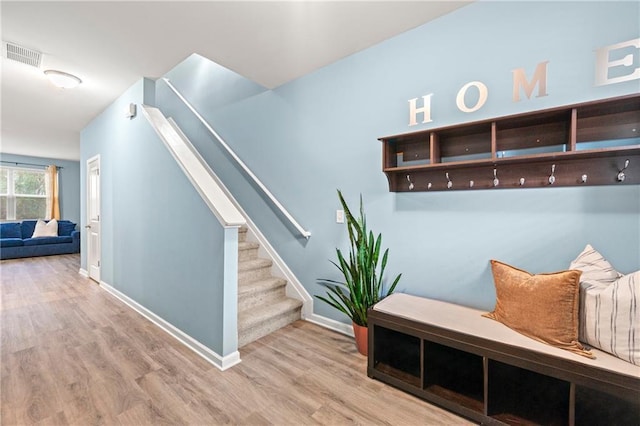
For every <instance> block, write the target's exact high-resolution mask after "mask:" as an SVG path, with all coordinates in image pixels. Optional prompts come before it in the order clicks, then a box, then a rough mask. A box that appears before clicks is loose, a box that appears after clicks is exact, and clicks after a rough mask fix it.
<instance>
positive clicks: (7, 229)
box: [0, 222, 22, 238]
mask: <svg viewBox="0 0 640 426" xmlns="http://www.w3.org/2000/svg"><path fill="white" fill-rule="evenodd" d="M0 238H22V227H21V226H20V223H19V222H18V223H0Z"/></svg>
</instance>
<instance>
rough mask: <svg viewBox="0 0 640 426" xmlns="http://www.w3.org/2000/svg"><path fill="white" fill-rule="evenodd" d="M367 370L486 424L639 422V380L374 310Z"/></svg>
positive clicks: (415, 393)
mask: <svg viewBox="0 0 640 426" xmlns="http://www.w3.org/2000/svg"><path fill="white" fill-rule="evenodd" d="M369 348H370V349H369V355H368V357H369V358H368V366H367V374H368V376H369V377H371V378H375V379H377V380H380V381H383V382H385V383H388V384H390V385H392V386H395V387H397V388H399V389H402V390H404V391H405V392H408V393H411V394H413V395H415V396H417V397H419V398H422V399H424V400H426V401H429V402H432V403H434V404H437V405H439V406H441V407H444V408H446V409H448V410H450V411H453V412H455V413H457V414H459V415H461V416H464V417H467V418H469V419H471V420H474V421H477V422H478V423H482V424H495V425H570V426H574V425H585V426H593V425H603V426H605V425H607V426H608V425H616V426H622V425H634V426H637V425H638V424H639V422H640V383H639V382H638V379H637V378H635V379H633V378H632V379H628V378H625V379H620V376H617V375H615V374H609V373H606V372H603V371H597V370H594V371H591V370H588V369H584V368H582V367H581V366H580V365H579V364H575V363H573V362H571V361H567V360H562V359H557V358H554V357H553V356H548V355H544V354H538V353H532V352H529V351H527V350H526V349H519V348H517V347H513V346H510V345H508V344H504V343H499V342H495V341H486V340H484V339H482V338H478V337H476V336H471V335H467V334H461V333H458V332H455V331H452V330H448V329H443V328H439V327H436V326H432V325H429V324H424V323H416V322H415V321H412V320H409V319H405V318H401V317H396V316H394V315H392V314H388V313H382V312H379V311H375V310H369Z"/></svg>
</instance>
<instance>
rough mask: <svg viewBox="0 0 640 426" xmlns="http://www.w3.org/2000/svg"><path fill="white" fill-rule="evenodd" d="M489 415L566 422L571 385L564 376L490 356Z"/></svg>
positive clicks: (524, 420)
mask: <svg viewBox="0 0 640 426" xmlns="http://www.w3.org/2000/svg"><path fill="white" fill-rule="evenodd" d="M488 370H489V371H488V377H489V379H488V383H489V395H488V398H487V403H488V405H487V407H488V413H487V414H488V415H489V416H490V417H493V418H495V419H497V420H500V421H501V422H504V423H507V424H513V425H520V424H530V423H535V424H543V425H566V424H567V423H568V421H569V397H570V388H571V385H570V383H569V382H566V381H564V380H560V379H556V378H554V377H550V376H545V375H543V374H539V373H535V372H533V371H530V370H526V369H523V368H519V367H515V366H512V365H508V364H503V363H501V362H499V361H495V360H489V367H488Z"/></svg>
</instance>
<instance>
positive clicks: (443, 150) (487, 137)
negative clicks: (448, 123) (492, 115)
mask: <svg viewBox="0 0 640 426" xmlns="http://www.w3.org/2000/svg"><path fill="white" fill-rule="evenodd" d="M437 135H438V137H437V143H438V147H439V150H438V151H439V152H440V161H441V162H442V163H451V162H459V161H474V160H483V159H487V158H491V123H482V124H475V125H468V126H461V127H458V128H451V129H444V130H440V131H438V132H437Z"/></svg>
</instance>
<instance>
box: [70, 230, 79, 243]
mask: <svg viewBox="0 0 640 426" xmlns="http://www.w3.org/2000/svg"><path fill="white" fill-rule="evenodd" d="M71 238H73V241H74V242H75V241H76V240H78V241H80V231H73V232H71Z"/></svg>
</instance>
